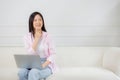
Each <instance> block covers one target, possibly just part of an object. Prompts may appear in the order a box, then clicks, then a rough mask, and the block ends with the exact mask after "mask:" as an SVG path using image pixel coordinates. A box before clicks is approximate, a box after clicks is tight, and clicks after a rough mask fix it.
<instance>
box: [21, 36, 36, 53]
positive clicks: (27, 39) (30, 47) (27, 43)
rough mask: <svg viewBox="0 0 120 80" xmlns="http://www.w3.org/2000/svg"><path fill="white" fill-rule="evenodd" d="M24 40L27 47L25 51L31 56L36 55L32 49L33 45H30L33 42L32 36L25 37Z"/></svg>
mask: <svg viewBox="0 0 120 80" xmlns="http://www.w3.org/2000/svg"><path fill="white" fill-rule="evenodd" d="M23 40H24V46H25V49H26V51H27V53H29V54H35V51H34V49H33V48H32V45H31V44H30V43H31V42H30V40H31V36H30V34H27V35H25V36H24V38H23Z"/></svg>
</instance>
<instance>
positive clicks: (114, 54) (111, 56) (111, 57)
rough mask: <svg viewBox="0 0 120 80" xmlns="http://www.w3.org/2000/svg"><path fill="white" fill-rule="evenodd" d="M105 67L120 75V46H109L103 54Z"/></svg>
mask: <svg viewBox="0 0 120 80" xmlns="http://www.w3.org/2000/svg"><path fill="white" fill-rule="evenodd" d="M103 67H104V68H106V69H109V70H111V71H113V72H114V73H115V74H116V75H118V76H119V77H120V48H119V47H112V48H108V49H107V51H106V52H105V53H104V56H103Z"/></svg>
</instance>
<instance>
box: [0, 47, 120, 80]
mask: <svg viewBox="0 0 120 80" xmlns="http://www.w3.org/2000/svg"><path fill="white" fill-rule="evenodd" d="M56 51H57V53H56V63H57V64H58V67H59V71H58V72H57V73H56V74H54V75H52V76H50V77H49V78H48V79H47V80H120V48H119V47H57V48H56ZM14 54H26V53H25V50H24V48H23V47H0V80H18V76H17V72H18V70H19V69H18V68H17V67H16V64H15V60H14V56H13V55H14Z"/></svg>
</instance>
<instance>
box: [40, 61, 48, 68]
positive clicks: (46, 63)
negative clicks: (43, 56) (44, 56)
mask: <svg viewBox="0 0 120 80" xmlns="http://www.w3.org/2000/svg"><path fill="white" fill-rule="evenodd" d="M49 64H50V61H48V60H47V61H45V62H44V63H43V64H42V68H45V67H46V66H48V65H49Z"/></svg>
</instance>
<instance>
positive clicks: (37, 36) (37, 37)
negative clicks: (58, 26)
mask: <svg viewBox="0 0 120 80" xmlns="http://www.w3.org/2000/svg"><path fill="white" fill-rule="evenodd" d="M41 36H42V33H41V31H36V32H35V39H40V38H41Z"/></svg>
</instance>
